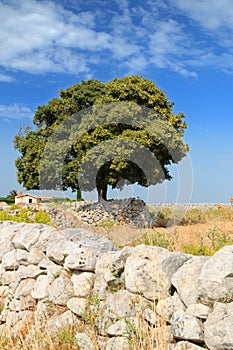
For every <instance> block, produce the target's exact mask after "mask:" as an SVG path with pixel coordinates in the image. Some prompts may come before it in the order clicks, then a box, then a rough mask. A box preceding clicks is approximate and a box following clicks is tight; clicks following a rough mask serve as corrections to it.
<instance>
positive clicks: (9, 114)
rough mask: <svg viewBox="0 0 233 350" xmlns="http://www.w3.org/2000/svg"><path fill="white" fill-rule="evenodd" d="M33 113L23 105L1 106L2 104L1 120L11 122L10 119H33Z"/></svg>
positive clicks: (0, 108) (0, 110)
mask: <svg viewBox="0 0 233 350" xmlns="http://www.w3.org/2000/svg"><path fill="white" fill-rule="evenodd" d="M32 116H33V111H32V110H31V109H30V108H28V107H26V106H22V105H18V104H13V105H1V104H0V118H3V119H6V120H9V119H23V118H30V119H31V118H32Z"/></svg>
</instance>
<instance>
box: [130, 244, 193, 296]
mask: <svg viewBox="0 0 233 350" xmlns="http://www.w3.org/2000/svg"><path fill="white" fill-rule="evenodd" d="M190 258H191V256H189V255H187V254H182V253H176V252H169V251H168V250H166V249H163V248H160V247H148V246H145V245H139V246H137V247H136V248H135V250H134V252H133V253H132V255H131V256H130V257H129V258H128V259H127V261H126V264H125V285H126V289H127V290H129V291H130V292H132V293H135V294H140V295H143V296H144V297H145V298H147V299H149V300H158V299H159V298H162V297H166V296H169V292H170V289H171V287H172V285H171V277H172V275H173V274H174V273H175V272H176V271H177V270H178V268H179V267H180V266H182V265H183V264H184V263H185V261H187V260H188V259H190Z"/></svg>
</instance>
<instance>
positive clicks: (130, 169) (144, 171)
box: [14, 76, 188, 199]
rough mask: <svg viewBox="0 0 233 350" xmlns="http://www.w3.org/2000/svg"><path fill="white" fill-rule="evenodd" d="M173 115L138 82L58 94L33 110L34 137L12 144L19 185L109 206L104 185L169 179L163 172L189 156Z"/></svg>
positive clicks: (159, 95) (161, 96)
mask: <svg viewBox="0 0 233 350" xmlns="http://www.w3.org/2000/svg"><path fill="white" fill-rule="evenodd" d="M172 109H173V103H171V102H170V101H169V100H168V99H167V97H166V94H165V93H164V92H163V91H161V90H160V89H159V88H158V87H157V86H156V85H155V84H154V83H153V82H152V81H150V80H147V79H144V78H142V77H140V76H126V77H124V78H122V79H118V78H116V79H114V80H112V81H110V82H107V83H105V84H103V83H102V82H100V81H97V80H88V81H83V82H82V83H80V84H75V85H73V86H72V87H69V88H68V89H66V90H61V91H59V97H58V98H54V99H52V100H51V101H49V102H48V103H47V104H46V105H44V106H39V107H38V108H37V111H36V113H35V116H34V120H33V122H34V124H35V126H36V130H32V129H28V128H27V129H25V130H23V131H20V132H19V134H18V135H17V136H16V137H15V140H14V142H15V147H16V149H18V151H19V152H20V153H21V156H20V157H19V158H17V159H16V167H17V170H18V173H17V174H18V181H19V182H20V183H22V184H23V186H24V187H26V188H27V189H39V188H43V189H64V190H65V189H67V188H71V189H72V190H73V191H75V190H76V191H80V189H82V190H85V191H91V190H93V189H94V188H97V190H98V194H99V197H100V198H103V199H106V198H107V186H108V185H111V186H112V187H113V188H114V187H119V186H121V185H122V184H124V181H122V179H124V180H128V181H129V182H130V183H138V184H139V185H142V186H149V185H152V184H156V183H159V182H162V181H163V180H164V179H168V180H170V179H171V176H170V174H169V169H168V166H169V165H170V164H172V163H177V162H179V161H180V160H181V159H182V158H183V157H184V156H185V155H186V152H187V151H188V146H187V145H185V144H184V142H183V140H182V137H183V134H184V130H185V128H186V123H185V122H184V120H183V119H184V117H185V116H184V114H182V113H179V114H174V113H173V112H172ZM64 150H65V151H64ZM64 152H65V153H64ZM41 169H42V171H41ZM93 174H94V175H93ZM80 184H81V188H80Z"/></svg>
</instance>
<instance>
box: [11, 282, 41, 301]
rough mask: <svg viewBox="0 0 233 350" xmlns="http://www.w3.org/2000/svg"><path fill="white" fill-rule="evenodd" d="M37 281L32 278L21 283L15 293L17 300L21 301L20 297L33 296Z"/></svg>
mask: <svg viewBox="0 0 233 350" xmlns="http://www.w3.org/2000/svg"><path fill="white" fill-rule="evenodd" d="M35 282H36V281H35V280H34V279H32V278H27V279H25V280H23V281H21V282H20V284H19V286H18V287H17V288H16V291H15V298H17V299H20V297H26V296H28V295H31V292H32V290H33V288H34V286H35Z"/></svg>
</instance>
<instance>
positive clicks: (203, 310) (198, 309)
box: [186, 304, 212, 320]
mask: <svg viewBox="0 0 233 350" xmlns="http://www.w3.org/2000/svg"><path fill="white" fill-rule="evenodd" d="M211 312H212V310H211V308H210V307H209V306H207V305H203V304H191V305H189V306H188V307H187V310H186V313H187V314H189V315H192V316H195V317H198V318H201V319H203V320H206V319H207V317H208V315H209V314H210V313H211Z"/></svg>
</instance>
